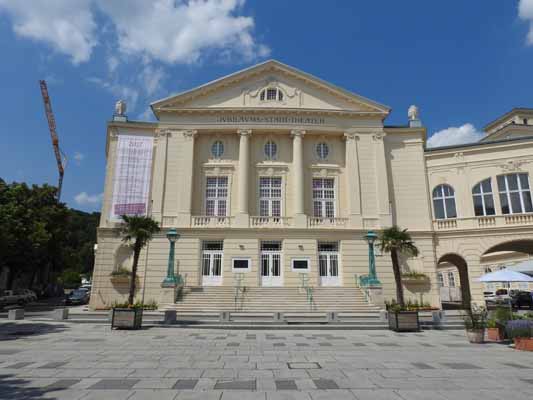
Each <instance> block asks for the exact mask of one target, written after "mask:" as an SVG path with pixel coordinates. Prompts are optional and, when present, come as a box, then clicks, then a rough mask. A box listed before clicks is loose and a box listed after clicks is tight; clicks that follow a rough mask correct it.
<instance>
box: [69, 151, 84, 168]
mask: <svg viewBox="0 0 533 400" xmlns="http://www.w3.org/2000/svg"><path fill="white" fill-rule="evenodd" d="M72 158H74V162H75V163H76V165H80V164H81V162H82V161H83V160H84V158H85V154H82V153H80V152H79V151H76V152H74V156H73V157H72Z"/></svg>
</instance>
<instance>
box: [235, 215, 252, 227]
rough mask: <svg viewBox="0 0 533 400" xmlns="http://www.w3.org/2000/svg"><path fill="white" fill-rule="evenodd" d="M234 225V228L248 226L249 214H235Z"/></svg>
mask: <svg viewBox="0 0 533 400" xmlns="http://www.w3.org/2000/svg"><path fill="white" fill-rule="evenodd" d="M234 226H235V227H236V228H248V227H249V226H250V214H244V213H240V214H237V215H235V220H234Z"/></svg>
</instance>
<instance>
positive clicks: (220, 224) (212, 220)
mask: <svg viewBox="0 0 533 400" xmlns="http://www.w3.org/2000/svg"><path fill="white" fill-rule="evenodd" d="M231 220H232V217H216V216H209V215H200V216H193V217H192V221H191V227H193V228H228V227H230V226H231Z"/></svg>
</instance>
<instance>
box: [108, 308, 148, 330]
mask: <svg viewBox="0 0 533 400" xmlns="http://www.w3.org/2000/svg"><path fill="white" fill-rule="evenodd" d="M142 319H143V309H142V308H113V313H112V316H111V329H113V328H119V329H141V326H142Z"/></svg>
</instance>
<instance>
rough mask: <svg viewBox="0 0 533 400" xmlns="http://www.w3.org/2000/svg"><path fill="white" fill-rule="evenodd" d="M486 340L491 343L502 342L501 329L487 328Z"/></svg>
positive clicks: (502, 334) (502, 333)
mask: <svg viewBox="0 0 533 400" xmlns="http://www.w3.org/2000/svg"><path fill="white" fill-rule="evenodd" d="M487 339H488V340H490V341H491V342H503V340H504V332H503V329H501V328H487Z"/></svg>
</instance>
